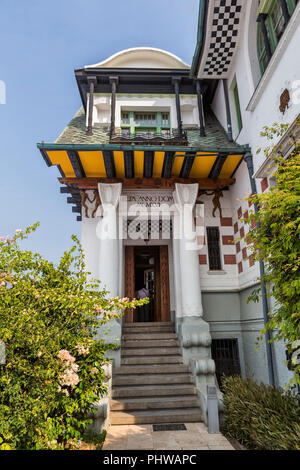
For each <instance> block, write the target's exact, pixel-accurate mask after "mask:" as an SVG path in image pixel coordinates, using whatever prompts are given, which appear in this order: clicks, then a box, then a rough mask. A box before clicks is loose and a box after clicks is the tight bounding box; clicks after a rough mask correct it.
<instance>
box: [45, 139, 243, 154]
mask: <svg viewBox="0 0 300 470" xmlns="http://www.w3.org/2000/svg"><path fill="white" fill-rule="evenodd" d="M36 145H37V147H38V149H39V150H81V151H84V150H115V151H117V150H119V151H124V150H136V151H145V150H152V151H156V152H160V151H161V152H167V151H170V152H207V153H228V154H231V155H241V154H244V153H246V152H249V149H250V147H249V146H248V145H242V146H240V147H239V148H237V147H233V148H228V147H219V148H217V147H216V148H212V147H186V146H181V147H180V146H177V147H175V146H174V147H173V146H171V145H161V146H157V145H147V146H146V145H122V144H120V145H118V144H48V143H44V142H42V143H38V144H36Z"/></svg>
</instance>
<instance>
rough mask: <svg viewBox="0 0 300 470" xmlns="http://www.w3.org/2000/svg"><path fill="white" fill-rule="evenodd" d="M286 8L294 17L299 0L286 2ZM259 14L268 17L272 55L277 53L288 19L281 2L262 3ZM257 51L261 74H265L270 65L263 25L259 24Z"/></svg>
mask: <svg viewBox="0 0 300 470" xmlns="http://www.w3.org/2000/svg"><path fill="white" fill-rule="evenodd" d="M285 2H286V7H287V11H288V14H289V15H292V13H293V11H294V10H295V8H296V5H297V3H298V0H285ZM258 13H263V14H264V15H266V18H265V26H266V31H267V38H268V41H269V44H270V49H271V53H272V54H273V52H274V51H275V49H276V47H277V44H278V42H279V40H280V38H281V36H282V34H283V32H284V30H285V28H286V19H285V17H284V13H283V9H282V5H281V1H280V0H273V1H270V0H269V1H266V0H263V1H261V2H260V5H259V9H258ZM257 50H258V59H259V64H260V68H261V72H262V73H264V71H265V69H266V68H267V65H268V63H269V58H268V56H267V52H266V47H265V41H264V36H263V30H262V25H261V23H259V25H258V32H257Z"/></svg>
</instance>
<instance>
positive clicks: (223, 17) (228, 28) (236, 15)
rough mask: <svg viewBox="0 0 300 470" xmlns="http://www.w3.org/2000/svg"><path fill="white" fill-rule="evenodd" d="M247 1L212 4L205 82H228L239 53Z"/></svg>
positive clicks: (203, 69) (202, 73)
mask: <svg viewBox="0 0 300 470" xmlns="http://www.w3.org/2000/svg"><path fill="white" fill-rule="evenodd" d="M244 8H245V1H244V0H214V1H209V7H208V13H207V15H208V16H207V23H206V25H207V27H206V38H205V45H204V49H203V54H202V60H201V64H200V69H199V76H200V77H201V78H205V77H206V78H227V77H228V72H229V68H230V64H231V62H232V61H233V58H234V55H235V53H236V50H237V46H238V42H239V36H240V34H241V29H242V25H241V23H242V21H243V16H244Z"/></svg>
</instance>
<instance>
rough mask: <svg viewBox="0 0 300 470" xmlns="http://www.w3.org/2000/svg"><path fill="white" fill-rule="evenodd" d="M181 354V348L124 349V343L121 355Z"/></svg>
mask: <svg viewBox="0 0 300 470" xmlns="http://www.w3.org/2000/svg"><path fill="white" fill-rule="evenodd" d="M178 354H180V349H179V348H144V345H143V347H142V348H141V347H139V348H128V349H124V348H123V345H122V350H121V356H122V358H123V357H125V356H126V357H127V356H131V357H132V356H134V357H136V356H162V355H175V356H178Z"/></svg>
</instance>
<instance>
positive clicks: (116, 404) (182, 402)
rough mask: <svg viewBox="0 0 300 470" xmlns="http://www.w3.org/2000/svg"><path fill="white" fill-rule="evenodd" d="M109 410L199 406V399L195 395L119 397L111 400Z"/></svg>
mask: <svg viewBox="0 0 300 470" xmlns="http://www.w3.org/2000/svg"><path fill="white" fill-rule="evenodd" d="M110 407H111V410H113V411H120V410H161V409H174V408H181V409H182V410H183V409H184V408H199V399H198V397H197V396H195V395H187V396H182V395H181V396H170V397H159V398H157V397H150V398H145V397H143V398H119V399H118V400H111V403H110Z"/></svg>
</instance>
